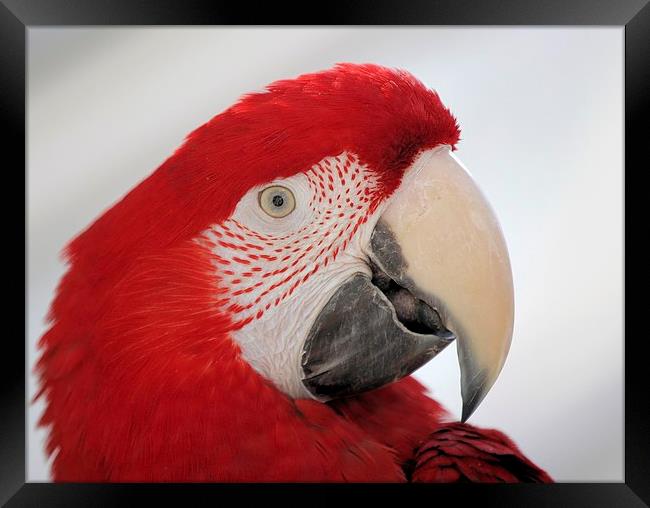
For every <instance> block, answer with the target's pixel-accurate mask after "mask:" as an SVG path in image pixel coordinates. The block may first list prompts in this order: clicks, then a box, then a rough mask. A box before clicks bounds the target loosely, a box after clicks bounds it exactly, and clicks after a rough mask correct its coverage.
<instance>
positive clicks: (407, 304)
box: [302, 272, 455, 401]
mask: <svg viewBox="0 0 650 508" xmlns="http://www.w3.org/2000/svg"><path fill="white" fill-rule="evenodd" d="M373 282H374V283H373ZM382 286H383V287H382ZM380 288H381V289H380ZM382 289H383V292H382ZM454 338H455V337H454V335H453V334H452V333H451V332H450V331H449V330H447V329H446V328H444V326H442V323H441V322H440V317H439V316H438V314H437V312H436V311H435V310H434V309H432V308H431V307H430V306H428V305H427V304H426V303H424V302H422V301H421V300H418V299H417V298H415V297H413V296H412V295H410V293H408V292H407V291H406V290H403V288H400V287H399V286H397V285H396V284H394V283H393V284H392V285H391V282H390V279H388V278H387V277H386V276H385V275H383V274H381V272H375V276H374V277H373V279H372V280H371V279H370V278H369V277H368V276H367V275H364V274H356V275H354V276H353V277H352V278H351V279H349V280H348V281H347V282H346V283H345V284H343V285H342V286H341V287H340V288H339V289H338V291H337V292H336V293H335V294H334V295H333V296H332V298H331V299H330V300H329V302H328V303H327V304H326V305H325V308H324V309H323V310H322V311H321V313H320V315H319V316H318V318H317V319H316V322H315V323H314V325H313V327H312V329H311V331H310V333H309V335H308V337H307V340H306V342H305V346H304V350H303V355H302V368H303V373H304V379H303V383H304V385H305V386H306V387H307V389H308V390H309V392H310V393H311V394H312V395H314V396H315V397H316V398H318V399H319V400H323V401H325V400H330V399H333V398H338V397H345V396H350V395H355V394H358V393H362V392H365V391H368V390H372V389H374V388H378V387H380V386H383V385H385V384H388V383H391V382H393V381H396V380H398V379H401V378H402V377H404V376H407V375H409V374H410V373H411V372H413V371H414V370H416V369H417V368H419V367H421V366H422V365H424V364H425V363H426V362H428V361H429V360H430V359H431V358H433V357H434V356H435V355H437V354H438V353H439V352H440V351H442V350H443V349H444V348H445V347H446V346H448V345H449V344H450V343H451V342H452V341H453V340H454Z"/></svg>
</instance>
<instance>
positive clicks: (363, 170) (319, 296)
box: [197, 152, 379, 398]
mask: <svg viewBox="0 0 650 508" xmlns="http://www.w3.org/2000/svg"><path fill="white" fill-rule="evenodd" d="M271 186H282V187H285V188H286V189H289V191H290V192H291V193H292V194H293V196H294V199H295V209H294V210H293V211H292V212H291V213H290V214H288V215H287V216H286V217H282V218H276V217H272V216H270V215H269V214H267V213H266V212H265V211H264V210H263V209H262V207H261V206H260V202H259V197H260V192H262V191H263V190H264V189H266V188H268V187H271ZM376 189H377V179H376V177H375V175H374V174H373V173H372V172H371V171H370V170H369V169H368V168H367V167H365V166H363V165H361V164H359V162H358V159H357V157H355V156H354V155H352V154H348V153H346V152H344V153H342V154H340V155H338V156H336V157H328V158H326V159H323V160H322V161H321V162H319V163H318V164H316V165H314V166H313V167H312V168H310V169H309V170H308V171H307V172H305V173H301V174H298V175H295V176H293V177H290V178H286V179H281V180H274V181H271V182H268V183H267V184H265V185H262V186H257V187H255V188H253V189H251V190H250V191H249V192H248V193H247V194H246V195H245V196H244V197H243V198H242V199H241V200H240V202H239V203H238V204H237V207H236V208H235V211H234V213H233V215H232V216H231V217H230V218H229V219H227V220H226V221H224V222H223V223H222V224H216V225H214V226H212V227H211V228H210V229H208V230H206V231H204V233H203V234H202V235H201V237H200V238H199V239H198V240H197V241H199V243H201V244H202V245H204V246H206V247H208V248H209V249H210V250H211V251H212V253H213V256H214V257H213V260H214V261H213V262H214V265H215V269H216V273H217V275H218V277H219V282H218V288H219V291H220V292H219V295H218V297H217V300H218V302H217V303H218V304H219V305H220V306H223V308H224V310H225V311H226V312H227V313H228V314H230V315H231V316H232V328H231V334H232V337H233V338H234V340H236V341H237V343H238V345H239V346H240V348H241V351H242V356H243V358H244V359H245V360H246V361H247V362H248V363H249V364H250V365H252V366H253V368H255V369H256V370H257V371H258V372H259V373H260V374H262V375H263V376H264V377H266V378H267V379H269V380H271V381H272V382H273V383H274V384H275V385H276V386H277V387H278V388H279V389H281V390H282V391H283V392H285V393H287V394H288V395H290V396H292V397H295V398H300V397H303V398H304V397H311V395H310V394H309V392H308V391H307V390H306V389H305V388H304V386H303V385H302V382H301V379H302V371H301V366H300V354H301V351H302V346H303V343H304V341H305V339H306V337H307V334H308V333H309V330H310V328H311V326H312V324H313V323H314V321H315V319H316V317H317V315H318V313H319V312H320V311H321V309H322V308H323V307H324V306H325V304H326V303H327V301H328V300H329V299H330V297H331V296H332V295H333V294H334V292H335V291H336V290H337V288H338V287H339V286H340V285H341V284H342V283H343V282H345V281H346V280H347V279H348V278H349V277H351V276H352V275H353V274H354V273H366V274H370V269H369V268H368V265H367V256H366V255H365V253H364V250H365V247H366V246H367V245H368V242H369V239H370V235H371V233H372V230H373V229H374V226H375V223H376V221H377V220H378V217H379V209H378V208H377V207H376V204H373V201H372V200H371V197H372V196H373V193H374V191H375V190H376Z"/></svg>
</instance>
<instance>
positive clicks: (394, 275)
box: [370, 147, 514, 421]
mask: <svg viewBox="0 0 650 508" xmlns="http://www.w3.org/2000/svg"><path fill="white" fill-rule="evenodd" d="M370 257H371V258H372V259H373V261H374V262H375V263H376V264H378V265H379V267H380V268H381V269H382V271H383V272H385V273H386V274H387V275H388V276H389V277H390V278H391V279H393V280H394V281H395V282H396V283H397V284H399V285H400V286H402V287H405V288H406V289H408V290H409V291H410V292H411V293H413V294H414V295H415V296H416V297H417V298H419V299H421V300H423V301H424V302H426V303H427V304H429V305H430V306H431V307H433V308H434V309H436V310H437V311H438V313H439V314H440V316H441V319H442V322H443V323H444V326H446V327H447V328H448V329H449V330H451V332H453V333H454V334H455V336H456V338H457V340H458V346H457V350H458V360H459V363H460V370H461V393H462V398H463V412H462V421H465V420H467V419H468V418H469V417H470V415H471V414H472V413H473V412H474V410H475V409H476V408H477V407H478V405H479V404H480V402H481V401H482V400H483V398H484V397H485V395H486V394H487V392H488V391H489V390H490V388H491V387H492V385H493V384H494V382H495V381H496V378H497V376H498V375H499V373H500V372H501V369H502V367H503V364H504V362H505V359H506V356H507V354H508V350H509V348H510V341H511V338H512V329H513V319H514V295H513V284H512V272H511V268H510V260H509V257H508V250H507V247H506V243H505V240H504V237H503V234H502V232H501V228H500V226H499V223H498V221H497V218H496V215H495V213H494V211H493V210H492V208H491V207H490V205H489V203H488V202H487V200H486V198H485V196H484V195H483V194H482V192H481V191H480V189H479V188H478V186H477V185H476V183H475V182H474V180H473V179H472V177H471V176H470V174H469V173H468V172H467V170H466V169H465V168H464V167H463V165H462V164H461V163H460V161H459V160H458V159H457V158H456V157H455V156H454V155H453V154H452V153H451V151H450V149H449V148H448V147H441V148H438V149H435V150H431V151H428V152H425V153H424V154H422V155H421V156H420V158H419V159H418V160H417V161H416V163H415V164H414V166H413V168H412V169H411V171H410V172H409V173H408V174H407V175H405V177H404V181H403V183H402V185H401V186H400V188H399V189H398V191H397V192H396V194H395V195H394V196H393V197H392V198H391V200H390V202H389V204H388V206H387V208H386V209H385V211H384V212H383V214H382V216H381V218H380V221H379V222H378V224H377V226H376V228H375V230H374V232H373V236H372V239H371V253H370Z"/></svg>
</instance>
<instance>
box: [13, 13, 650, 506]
mask: <svg viewBox="0 0 650 508" xmlns="http://www.w3.org/2000/svg"><path fill="white" fill-rule="evenodd" d="M0 2H1V4H2V5H0V69H1V70H0V75H1V78H0V111H1V115H2V123H3V124H4V126H5V127H7V128H6V129H5V134H4V135H3V136H2V139H3V141H4V143H3V150H2V155H3V171H2V177H3V179H4V184H5V185H4V194H3V199H1V200H0V203H2V205H1V206H2V213H3V215H2V216H3V217H4V218H5V220H4V221H3V226H4V228H3V229H4V231H3V233H4V234H3V236H2V239H3V242H2V245H3V252H4V254H7V255H8V256H9V258H8V260H7V261H5V263H3V265H2V266H3V267H4V270H3V272H4V273H3V279H4V280H3V282H4V284H3V286H4V289H5V298H4V299H3V300H4V303H3V305H2V308H3V311H4V312H3V316H4V318H5V319H3V323H4V325H5V329H4V333H3V334H2V335H3V348H5V351H4V354H2V355H0V357H1V358H2V364H3V368H2V370H1V372H2V382H1V383H0V407H1V408H2V411H1V417H0V456H1V461H0V502H3V503H5V502H7V506H12V507H13V506H66V507H68V506H77V505H81V506H86V505H88V506H136V505H142V504H152V503H156V502H158V501H159V500H160V501H164V502H165V503H169V502H171V503H179V504H180V503H182V504H185V505H190V506H192V505H197V504H210V505H211V506H214V505H215V503H217V506H218V504H219V503H229V502H231V501H232V502H238V503H242V502H252V501H254V500H257V501H258V502H264V501H266V502H268V499H267V497H266V496H269V495H272V494H276V495H283V496H285V499H286V500H285V501H283V502H287V501H288V502H292V501H293V502H296V501H300V502H304V503H305V506H312V505H331V503H332V502H333V501H335V500H337V499H345V500H346V501H349V502H352V503H355V502H356V503H364V504H367V503H368V502H369V501H370V500H374V499H377V500H379V499H381V500H382V502H387V503H391V502H393V503H400V504H401V505H404V504H406V503H414V502H419V503H422V502H426V503H436V504H438V503H443V502H451V503H454V505H460V506H463V505H464V504H466V503H468V504H469V503H476V506H481V507H482V506H486V505H488V506H527V507H537V506H540V507H541V506H558V507H559V506H584V507H590V508H595V507H607V508H610V507H623V506H625V507H627V506H648V504H646V503H650V419H649V411H648V409H649V408H650V390H649V388H650V386H649V384H650V383H649V381H648V379H649V378H650V376H648V375H647V373H646V370H647V367H646V365H645V363H646V360H645V358H644V355H643V350H644V346H645V343H646V342H647V334H646V335H644V333H643V332H641V333H633V332H631V330H633V329H634V328H633V325H634V322H635V318H636V319H637V320H638V319H639V317H643V316H644V314H643V313H642V312H634V310H636V309H635V305H639V303H640V302H639V301H638V300H637V299H635V298H634V297H633V296H631V295H633V294H634V293H633V291H632V290H631V289H630V286H629V285H628V281H635V280H638V279H640V275H636V272H635V270H634V269H633V268H632V267H638V266H640V265H639V264H637V263H635V262H634V261H633V258H634V257H635V256H639V255H644V254H643V252H642V251H640V250H638V249H633V248H631V247H629V248H628V245H627V241H628V239H629V240H631V241H632V240H633V239H634V238H633V237H636V236H637V235H639V234H640V235H642V236H644V237H647V226H645V231H646V232H645V233H644V232H643V229H644V226H642V227H641V228H638V229H635V230H632V229H628V227H627V221H628V220H629V221H630V222H633V221H634V219H635V218H637V217H638V218H640V219H641V221H642V222H641V224H643V222H644V221H643V219H644V216H642V215H641V212H636V211H634V210H633V207H634V204H635V203H637V204H638V203H640V204H641V205H643V204H645V202H647V197H645V199H644V195H643V194H642V193H643V192H644V191H643V189H642V188H641V186H639V185H636V186H635V185H634V184H633V181H634V180H635V179H636V178H637V175H639V174H642V173H643V172H644V170H645V172H647V171H648V169H650V167H648V166H649V165H648V162H647V157H644V155H645V153H644V152H645V151H647V145H648V142H647V136H648V134H647V133H648V129H647V127H645V125H646V124H647V122H646V121H645V116H644V114H645V113H646V112H647V111H648V108H647V106H648V97H649V96H650V5H649V4H648V0H617V1H608V0H546V1H545V2H533V1H530V0H500V1H497V0H493V1H480V0H455V1H454V0H444V1H443V0H429V1H426V0H411V1H409V2H401V3H398V2H389V1H387V0H381V1H371V0H364V1H358V0H357V1H350V2H346V3H344V2H339V3H332V2H328V3H320V4H313V3H311V4H304V5H303V6H300V5H297V4H296V5H292V4H293V3H287V5H285V6H281V5H278V4H277V3H276V2H266V3H262V2H260V3H259V4H253V3H251V2H248V3H245V4H243V3H230V4H228V5H222V4H217V3H216V2H196V1H193V0H184V1H182V2H181V1H172V0H158V1H155V0H150V1H144V0H130V1H127V0H0ZM261 23H264V24H280V25H287V24H298V25H314V24H315V25H327V24H335V25H339V24H352V25H359V24H371V25H402V24H404V25H463V26H467V25H609V26H620V27H623V26H624V27H625V168H626V170H625V187H624V188H625V203H626V205H625V206H626V210H625V218H626V219H625V220H626V223H625V232H626V233H627V231H631V233H630V235H627V234H624V238H623V240H624V242H625V252H626V260H625V261H626V265H625V268H626V270H625V272H624V273H625V276H624V283H625V303H623V302H617V301H614V302H611V305H612V306H616V305H620V304H624V305H625V307H624V316H625V330H626V333H625V337H626V340H625V481H624V482H622V483H605V484H597V483H582V484H578V483H574V484H553V485H498V486H497V485H480V484H477V485H418V486H415V485H410V486H408V485H326V486H322V485H307V484H301V485H278V484H273V485H241V484H239V485H219V484H101V485H97V484H47V483H25V482H26V467H25V466H26V458H25V439H26V412H25V405H26V403H27V398H26V390H27V388H26V386H27V382H26V376H27V372H26V368H25V366H26V350H25V342H24V341H25V328H26V306H27V305H28V296H27V294H26V290H24V289H23V287H25V286H23V283H25V285H26V280H27V278H28V277H29V274H28V273H27V271H26V262H25V255H26V248H27V247H26V214H27V212H26V210H27V201H28V199H29V196H27V195H26V193H25V192H26V190H25V189H26V185H25V182H26V171H27V166H26V162H27V161H26V155H25V154H26V149H25V147H26V131H25V126H26V124H25V118H26V114H25V106H26V102H25V99H26V94H25V84H26V41H27V29H28V28H29V27H34V26H46V25H47V26H72V25H226V24H235V25H257V24H261ZM594 107H598V105H594ZM567 114H570V112H567ZM644 127H645V128H644ZM21 168H24V170H25V173H22V171H21ZM19 191H22V192H19ZM635 192H637V193H639V194H640V195H638V196H636V197H635V196H634V193H635ZM637 198H638V199H637ZM578 199H579V198H578ZM21 205H22V210H23V212H24V214H23V222H21V221H20V220H19V212H20V207H21ZM639 208H642V207H639ZM632 231H636V232H634V233H633V232H632ZM603 241H618V240H617V239H603ZM21 263H22V267H23V272H22V273H23V274H24V277H22V276H21V271H20V270H19V269H18V268H17V267H18V266H21ZM628 273H631V274H632V275H631V276H630V277H628V275H627V274H628ZM635 275H636V276H635ZM642 300H644V298H643V299H642ZM23 303H24V305H25V308H24V309H23V312H25V314H23V316H24V317H23V319H21V318H20V317H19V316H20V315H21V310H20V308H19V306H20V305H21V304H23ZM628 306H629V308H630V309H633V310H630V311H629V312H628ZM646 314H647V311H646ZM604 318H606V317H604ZM628 318H630V319H629V321H628ZM20 337H22V339H21V338H20ZM21 340H22V341H23V342H21ZM23 355H24V356H23ZM21 358H22V359H23V360H22V361H20V359H21ZM567 381H569V380H567ZM584 425H585V426H588V425H589V422H584ZM558 432H561V429H558ZM567 453H570V451H569V450H567ZM416 498H422V499H421V500H416ZM370 502H372V501H370Z"/></svg>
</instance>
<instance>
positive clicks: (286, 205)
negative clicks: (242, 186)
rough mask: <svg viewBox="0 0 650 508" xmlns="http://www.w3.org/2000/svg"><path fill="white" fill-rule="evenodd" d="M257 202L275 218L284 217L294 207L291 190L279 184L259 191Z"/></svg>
mask: <svg viewBox="0 0 650 508" xmlns="http://www.w3.org/2000/svg"><path fill="white" fill-rule="evenodd" d="M259 203H260V207H261V208H262V210H264V211H265V212H266V213H267V214H268V215H270V216H271V217H274V218H276V219H281V218H282V217H286V216H287V215H289V214H290V213H291V212H293V210H294V208H296V200H295V198H294V197H293V192H291V191H290V190H289V189H287V188H286V187H282V186H280V185H273V186H271V187H267V188H266V189H264V190H263V191H261V192H260V193H259Z"/></svg>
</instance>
